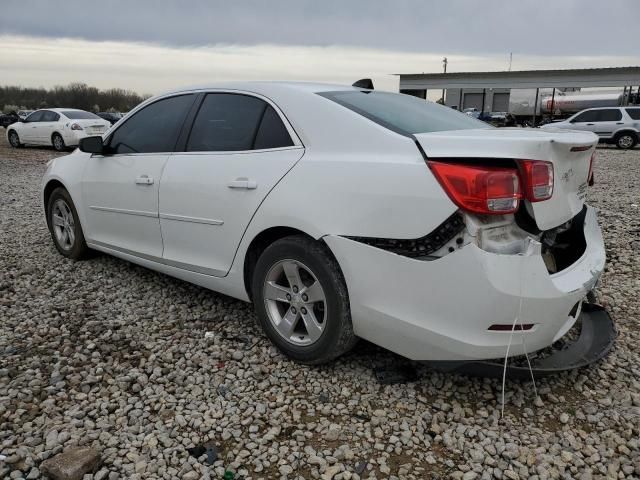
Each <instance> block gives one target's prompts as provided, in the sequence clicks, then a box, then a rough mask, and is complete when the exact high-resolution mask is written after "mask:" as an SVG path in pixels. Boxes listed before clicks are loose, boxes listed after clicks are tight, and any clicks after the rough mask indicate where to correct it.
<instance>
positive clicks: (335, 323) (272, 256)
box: [252, 235, 358, 365]
mask: <svg viewBox="0 0 640 480" xmlns="http://www.w3.org/2000/svg"><path fill="white" fill-rule="evenodd" d="M284 260H292V261H295V262H300V263H302V264H304V266H305V267H307V268H308V269H309V271H310V272H312V274H313V275H314V276H315V277H316V279H317V281H318V282H320V285H321V287H322V290H323V291H324V296H325V299H326V303H325V304H326V312H325V315H324V326H323V330H322V334H321V335H320V336H319V338H318V339H317V340H315V341H314V342H313V343H312V344H310V345H296V344H293V343H291V342H290V341H288V340H286V339H285V338H284V337H283V336H282V335H281V334H280V333H278V331H277V330H276V327H275V325H274V323H273V322H272V321H271V320H270V317H269V313H268V311H267V304H266V302H265V298H264V297H265V295H264V286H265V282H266V281H267V275H268V274H269V272H270V271H271V269H272V267H274V266H276V265H277V264H278V263H279V262H282V261H284ZM252 292H253V302H254V307H255V310H256V314H257V316H258V322H259V324H260V326H261V327H262V329H263V331H264V332H265V334H266V335H267V337H269V339H270V340H271V342H273V343H274V344H275V345H276V346H277V347H278V348H279V349H280V351H282V352H283V353H284V354H285V355H287V356H288V357H290V358H292V359H293V360H295V361H297V362H300V363H304V364H308V365H319V364H322V363H326V362H329V361H331V360H333V359H335V358H337V357H339V356H340V355H342V354H344V353H346V352H347V351H349V350H350V349H351V348H353V346H354V345H355V344H356V342H357V340H358V338H357V337H356V336H355V335H354V333H353V326H352V324H351V311H350V308H349V294H348V292H347V286H346V284H345V281H344V277H343V275H342V271H341V270H340V266H339V265H338V262H337V261H336V260H335V258H334V257H333V255H332V254H331V252H330V251H329V249H328V247H327V246H326V245H325V244H324V243H322V242H318V241H315V240H313V239H311V238H309V237H306V236H304V235H294V236H290V237H285V238H282V239H280V240H277V241H276V242H274V243H273V244H271V245H270V246H269V247H267V249H266V250H265V251H264V252H263V253H262V255H261V256H260V258H259V259H258V262H257V264H256V267H255V270H254V274H253V279H252ZM284 308H285V309H286V308H288V307H286V306H285V307H284ZM299 321H301V320H299Z"/></svg>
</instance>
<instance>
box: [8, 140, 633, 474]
mask: <svg viewBox="0 0 640 480" xmlns="http://www.w3.org/2000/svg"><path fill="white" fill-rule="evenodd" d="M4 133H5V132H4V131H3V130H2V129H0V199H1V202H0V226H1V228H0V455H3V456H4V457H6V458H4V460H0V478H12V479H13V478H24V477H26V478H29V479H32V478H39V477H40V476H41V473H40V470H39V467H40V466H41V462H42V461H43V460H45V459H47V458H49V457H52V456H55V455H56V454H58V453H60V452H62V451H66V450H67V449H69V448H71V447H73V446H77V445H83V446H92V447H94V448H95V449H96V450H97V451H98V452H99V453H100V456H101V464H100V466H98V467H97V469H96V472H95V474H94V475H93V476H91V475H89V476H85V478H87V479H88V478H95V479H104V478H108V479H117V478H129V479H135V478H139V479H142V478H145V479H146V478H166V479H169V478H184V479H198V478H223V476H224V474H225V471H227V470H228V471H231V472H234V473H235V474H236V475H235V478H246V479H248V478H254V479H256V478H280V477H285V478H327V479H330V478H335V479H341V478H342V479H349V478H352V479H357V478H378V479H380V478H401V479H422V478H462V479H464V480H471V479H476V478H477V479H480V478H498V479H500V478H508V479H525V478H538V479H545V478H580V479H582V478H584V479H588V478H629V479H631V478H639V477H640V440H639V439H640V356H639V355H638V353H637V350H638V348H639V347H638V346H639V345H640V334H639V331H638V322H639V320H640V186H639V185H640V150H639V149H636V150H634V151H619V150H616V149H614V148H601V149H600V150H599V152H598V160H597V163H596V185H595V187H594V188H592V189H591V192H590V194H589V196H590V202H591V203H592V204H593V205H595V206H597V207H598V208H599V209H600V220H601V224H602V226H603V229H604V235H605V239H606V243H607V248H608V266H607V270H606V273H605V275H604V278H603V280H602V283H601V286H600V291H599V294H600V299H601V301H602V302H603V303H604V304H605V305H606V306H607V307H608V308H609V310H610V312H611V313H612V315H613V317H614V320H615V321H616V323H617V326H618V329H619V337H618V340H617V343H616V346H615V348H614V350H613V352H612V353H611V355H610V356H609V357H608V358H607V359H606V360H605V361H603V362H601V363H599V364H597V365H595V366H593V367H592V368H589V369H584V370H581V371H575V372H571V373H569V374H563V375H560V376H557V377H554V378H552V379H546V380H543V381H540V382H539V383H538V392H539V394H540V396H539V398H536V397H535V396H534V392H533V388H532V386H531V384H530V383H528V382H520V383H519V382H511V381H509V382H507V388H506V399H507V400H506V408H505V418H504V419H500V403H499V399H500V382H499V381H497V380H489V379H476V378H467V377H464V376H459V375H451V374H442V373H437V372H433V371H431V370H429V369H428V368H426V367H424V366H416V368H417V371H418V374H419V378H418V380H417V381H415V382H406V383H400V384H396V385H380V384H379V383H378V382H377V380H376V378H375V375H374V373H373V370H372V369H373V367H375V366H378V365H382V364H386V363H393V362H396V361H400V359H398V358H397V357H394V356H393V355H391V354H390V353H388V352H384V351H382V350H381V349H378V348H376V347H374V346H372V345H370V344H366V343H365V342H361V343H360V344H359V346H358V347H356V349H355V350H354V351H353V352H352V353H351V354H349V355H347V356H346V357H344V358H342V359H340V360H338V361H336V362H334V363H332V364H330V365H327V366H323V367H305V366H300V365H297V364H294V363H292V362H290V361H289V360H287V359H286V358H284V357H283V356H282V355H280V354H279V353H278V352H277V351H276V350H275V349H274V348H272V347H271V346H270V344H269V342H268V341H267V340H266V339H265V338H264V337H263V336H262V334H261V333H260V331H259V330H258V328H257V327H256V325H255V322H254V314H253V310H252V307H251V306H250V305H248V304H245V303H242V302H239V301H236V300H233V299H231V298H228V297H225V296H222V295H218V294H216V293H213V292H210V291H207V290H204V289H202V288H199V287H195V286H192V285H189V284H186V283H184V282H181V281H179V280H174V279H172V278H169V277H166V276H163V275H161V274H157V273H154V272H151V271H148V270H145V269H143V268H140V267H137V266H134V265H131V264H129V263H127V262H124V261H121V260H118V259H115V258H111V257H107V256H104V255H96V256H95V257H94V258H92V259H90V260H88V261H83V262H72V261H69V260H66V259H64V258H63V257H61V256H60V255H59V254H58V253H57V252H56V250H55V248H54V247H53V244H52V242H51V240H50V238H49V233H48V231H47V229H46V227H45V225H44V220H43V211H42V206H41V204H40V190H39V189H40V179H41V176H42V174H43V172H44V169H45V163H46V161H47V160H48V159H50V158H52V157H54V156H56V155H58V154H57V153H56V152H54V151H53V150H52V149H46V148H28V149H21V150H14V149H10V148H9V147H8V145H7V143H6V140H5V135H4ZM207 332H209V333H207ZM194 447H202V448H201V449H199V450H198V449H196V450H194ZM206 447H213V448H212V449H210V450H209V453H207V452H206V450H205V448H206ZM196 457H197V458H196ZM216 457H217V459H216ZM210 461H213V465H209V462H210ZM225 478H227V477H225ZM230 478H233V477H230Z"/></svg>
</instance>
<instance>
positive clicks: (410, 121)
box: [318, 90, 493, 135]
mask: <svg viewBox="0 0 640 480" xmlns="http://www.w3.org/2000/svg"><path fill="white" fill-rule="evenodd" d="M318 95H321V96H323V97H325V98H328V99H329V100H332V101H334V102H336V103H338V104H340V105H342V106H343V107H346V108H348V109H349V110H353V111H354V112H356V113H359V114H360V115H362V116H363V117H366V118H368V119H369V120H371V121H373V122H376V123H377V124H379V125H382V126H383V127H386V128H388V129H389V130H393V131H394V132H397V133H400V134H402V135H412V134H414V133H427V132H439V131H444V130H468V129H472V128H493V127H491V126H490V125H487V124H486V123H484V122H480V121H478V120H476V119H475V118H472V117H470V116H469V115H465V114H464V113H460V112H458V111H457V110H454V109H452V108H449V107H444V106H442V105H438V104H437V103H433V102H428V101H426V100H423V99H421V98H418V97H413V96H411V95H404V94H400V93H391V92H372V91H363V90H343V91H337V92H322V93H319V94H318Z"/></svg>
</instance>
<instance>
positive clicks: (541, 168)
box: [520, 160, 553, 202]
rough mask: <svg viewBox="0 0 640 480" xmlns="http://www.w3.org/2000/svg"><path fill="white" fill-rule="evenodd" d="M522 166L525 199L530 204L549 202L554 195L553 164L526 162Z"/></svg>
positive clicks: (537, 161) (534, 161) (539, 161)
mask: <svg viewBox="0 0 640 480" xmlns="http://www.w3.org/2000/svg"><path fill="white" fill-rule="evenodd" d="M520 164H521V165H522V170H523V175H524V182H523V183H524V184H525V197H526V199H527V200H529V201H530V202H541V201H543V200H548V199H550V198H551V196H552V195H553V163H551V162H543V161H541V160H524V161H522V162H520Z"/></svg>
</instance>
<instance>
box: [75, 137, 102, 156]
mask: <svg viewBox="0 0 640 480" xmlns="http://www.w3.org/2000/svg"><path fill="white" fill-rule="evenodd" d="M78 148H79V149H80V151H81V152H86V153H97V154H99V155H102V154H103V153H104V145H103V144H102V137H100V136H95V137H85V138H81V139H80V143H79V144H78Z"/></svg>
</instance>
